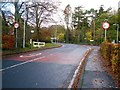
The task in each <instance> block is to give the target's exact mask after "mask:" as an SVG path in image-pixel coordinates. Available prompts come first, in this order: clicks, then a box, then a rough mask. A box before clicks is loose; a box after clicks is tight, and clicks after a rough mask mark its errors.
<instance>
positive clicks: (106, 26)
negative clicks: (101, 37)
mask: <svg viewBox="0 0 120 90" xmlns="http://www.w3.org/2000/svg"><path fill="white" fill-rule="evenodd" d="M109 27H110V24H109V23H108V22H103V24H102V28H103V29H105V30H107V29H108V28H109Z"/></svg>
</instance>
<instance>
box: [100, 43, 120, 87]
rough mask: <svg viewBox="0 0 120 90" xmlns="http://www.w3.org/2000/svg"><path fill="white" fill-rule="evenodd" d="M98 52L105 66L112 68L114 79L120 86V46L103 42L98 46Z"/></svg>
mask: <svg viewBox="0 0 120 90" xmlns="http://www.w3.org/2000/svg"><path fill="white" fill-rule="evenodd" d="M100 52H101V55H102V56H103V58H104V60H105V62H106V64H107V65H110V66H111V67H112V71H113V72H114V74H115V75H114V77H115V79H116V81H117V84H118V86H120V44H111V43H108V42H103V43H102V44H101V46H100Z"/></svg>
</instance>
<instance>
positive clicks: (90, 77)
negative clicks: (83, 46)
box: [78, 46, 115, 88]
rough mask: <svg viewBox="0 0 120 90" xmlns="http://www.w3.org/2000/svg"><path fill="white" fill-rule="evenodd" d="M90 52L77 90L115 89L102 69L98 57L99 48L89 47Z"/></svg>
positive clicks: (109, 77) (110, 78)
mask: <svg viewBox="0 0 120 90" xmlns="http://www.w3.org/2000/svg"><path fill="white" fill-rule="evenodd" d="M91 48H92V49H93V50H92V51H91V53H90V55H89V56H88V59H87V61H86V65H85V67H84V71H83V75H82V78H81V79H80V81H79V85H78V86H79V87H78V88H115V84H114V81H113V79H112V77H111V76H110V75H108V73H107V72H105V71H104V70H103V68H102V65H101V64H100V63H101V60H100V58H99V57H98V55H99V53H98V51H99V47H98V46H93V47H91Z"/></svg>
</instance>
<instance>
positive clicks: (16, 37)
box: [15, 28, 17, 48]
mask: <svg viewBox="0 0 120 90" xmlns="http://www.w3.org/2000/svg"><path fill="white" fill-rule="evenodd" d="M15 47H16V48H17V28H16V42H15Z"/></svg>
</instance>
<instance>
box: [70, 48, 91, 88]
mask: <svg viewBox="0 0 120 90" xmlns="http://www.w3.org/2000/svg"><path fill="white" fill-rule="evenodd" d="M91 50H92V49H91V48H89V49H88V50H87V52H86V53H85V55H84V56H83V58H82V59H81V61H80V63H79V65H78V67H77V69H76V70H75V72H74V75H73V78H72V80H71V81H70V84H69V85H68V88H77V85H76V84H78V81H79V79H77V78H78V77H79V73H81V72H79V71H80V69H81V68H82V67H83V66H84V65H82V64H83V63H84V61H85V60H86V58H87V56H88V55H89V53H90V52H91Z"/></svg>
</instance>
